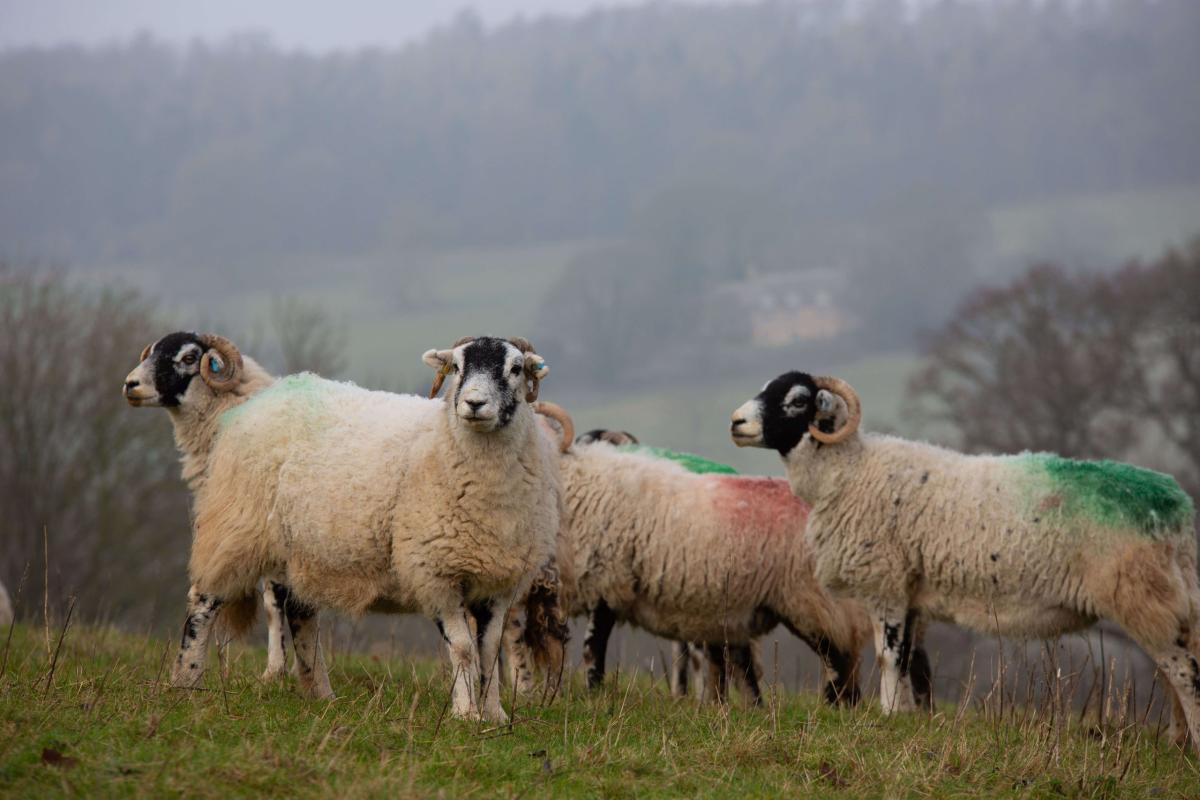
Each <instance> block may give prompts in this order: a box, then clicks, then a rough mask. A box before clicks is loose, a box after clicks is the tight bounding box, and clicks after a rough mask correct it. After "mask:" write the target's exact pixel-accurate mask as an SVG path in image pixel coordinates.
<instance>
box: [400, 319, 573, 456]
mask: <svg viewBox="0 0 1200 800" xmlns="http://www.w3.org/2000/svg"><path fill="white" fill-rule="evenodd" d="M422 360H423V361H424V362H425V363H426V364H428V365H429V366H431V367H433V368H434V369H435V370H437V375H436V376H435V377H434V380H433V386H432V387H431V389H430V391H429V396H430V397H435V396H436V395H437V393H438V391H439V390H440V389H441V388H442V384H443V383H444V382H445V380H446V378H447V377H449V378H451V388H450V389H449V390H448V391H447V395H446V397H447V400H448V401H450V402H451V403H452V405H453V408H454V410H455V412H456V413H457V414H458V416H459V418H460V419H461V420H462V421H463V422H464V423H466V424H467V426H468V427H470V428H472V429H473V430H476V431H480V432H486V431H491V430H498V429H500V428H503V427H505V426H507V425H508V423H509V422H510V421H511V419H512V417H513V415H514V414H515V413H516V410H517V407H518V405H519V403H520V402H521V400H524V401H525V402H527V403H533V402H534V401H536V400H537V396H538V386H539V384H540V382H541V380H542V379H543V378H545V377H546V375H548V374H549V372H550V369H549V367H547V366H546V362H545V360H544V359H543V358H542V357H541V356H539V355H538V354H537V352H536V351H535V350H534V348H533V345H532V344H530V342H529V341H528V340H527V339H522V338H520V337H513V338H511V339H499V338H495V337H491V336H480V337H466V338H463V339H459V340H458V341H457V342H455V343H454V345H453V346H452V347H450V348H449V349H447V350H429V351H426V353H425V354H424V355H423V356H422Z"/></svg>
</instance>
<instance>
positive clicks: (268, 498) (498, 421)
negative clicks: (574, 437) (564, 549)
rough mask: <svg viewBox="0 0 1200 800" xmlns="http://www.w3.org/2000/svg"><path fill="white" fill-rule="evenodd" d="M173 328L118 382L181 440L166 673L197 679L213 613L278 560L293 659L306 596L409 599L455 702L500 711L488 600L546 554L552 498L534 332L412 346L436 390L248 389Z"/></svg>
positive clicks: (230, 350)
mask: <svg viewBox="0 0 1200 800" xmlns="http://www.w3.org/2000/svg"><path fill="white" fill-rule="evenodd" d="M172 336H173V337H175V338H174V339H173V338H172V337H166V338H164V339H163V340H160V341H159V342H157V343H155V344H154V345H152V346H151V347H150V348H147V351H146V352H144V354H143V359H142V362H141V363H140V364H139V365H138V367H136V368H135V369H134V370H133V372H131V373H130V375H129V377H128V378H127V380H126V386H125V393H126V397H127V398H129V399H130V402H131V403H132V404H134V405H165V406H167V407H168V410H171V411H173V419H174V420H175V422H176V438H177V441H180V442H182V443H185V444H187V445H189V446H190V447H191V450H188V449H186V448H183V447H182V446H181V449H184V450H185V452H184V464H185V477H189V476H190V479H189V485H190V486H191V487H192V489H193V495H194V497H193V502H194V511H193V518H194V537H193V545H192V554H191V560H190V563H189V573H190V575H191V578H192V584H193V586H192V590H191V591H190V592H189V603H188V621H187V624H186V625H185V632H184V638H183V642H182V644H181V648H180V652H179V656H178V658H177V660H176V665H175V669H174V671H173V677H172V680H173V683H175V684H176V685H184V686H188V685H194V684H195V683H196V682H198V681H199V680H200V678H201V676H202V674H203V666H204V650H205V647H206V644H207V639H208V636H209V631H210V628H211V625H212V623H213V621H214V618H215V617H216V615H217V614H218V612H220V613H221V614H222V615H223V616H225V617H226V619H225V621H226V623H227V624H228V625H229V626H230V628H231V629H232V630H233V631H234V632H235V633H236V632H240V631H242V630H244V629H245V628H246V627H247V626H248V625H249V623H250V621H251V620H252V616H253V609H254V606H255V602H254V594H253V593H254V587H255V584H256V582H257V581H258V580H259V579H260V578H268V579H269V578H272V577H273V576H283V577H284V581H283V583H284V584H285V585H286V587H287V592H286V598H285V604H284V605H285V607H284V609H283V611H284V615H285V616H286V618H287V621H288V624H289V626H291V628H292V633H293V642H294V645H295V648H296V658H297V661H298V662H300V664H301V672H302V673H303V674H305V675H308V676H314V675H321V674H323V670H322V669H320V668H319V664H317V663H316V660H317V659H318V658H319V655H320V651H319V648H316V641H315V638H313V637H306V636H302V635H298V630H297V625H298V624H299V626H300V632H301V633H303V631H304V630H305V628H306V627H307V626H308V625H309V624H310V623H311V622H313V621H315V617H316V610H317V609H318V608H320V607H329V608H334V609H338V610H341V611H343V612H346V613H350V614H362V613H365V612H366V611H369V610H383V611H420V612H421V613H424V614H425V615H426V616H429V617H430V618H432V619H433V620H434V621H435V623H436V624H437V625H438V628H439V630H440V631H441V633H442V637H443V639H444V640H445V641H446V644H447V648H448V650H449V654H450V660H451V666H452V669H453V674H454V678H453V688H452V694H453V706H452V710H453V713H454V715H455V716H457V717H461V718H479V717H483V718H485V719H489V720H496V721H500V720H504V719H507V715H506V714H505V712H504V710H503V708H502V707H501V705H500V698H499V687H498V682H497V681H496V680H495V677H496V676H495V671H496V668H495V664H496V656H497V649H498V646H499V639H500V634H501V630H502V627H503V620H504V618H505V616H506V614H505V609H503V607H502V606H503V605H504V604H506V603H511V602H512V600H513V599H514V598H516V597H519V596H521V595H522V594H523V593H524V591H525V589H526V588H527V587H528V585H529V582H530V580H531V578H532V573H533V568H534V567H535V566H536V565H539V564H543V563H545V562H546V561H547V560H548V559H549V556H550V555H551V553H552V551H553V547H554V543H555V539H554V537H555V532H556V531H557V528H558V525H559V504H560V502H561V499H560V494H561V490H560V487H559V483H558V470H557V463H556V459H557V455H556V453H555V448H554V446H553V444H552V443H551V442H550V441H549V439H548V438H547V437H545V436H543V435H542V434H541V432H540V429H539V427H538V426H537V425H536V424H535V423H534V422H533V411H532V410H531V403H532V401H533V400H535V399H536V396H537V388H538V383H539V381H540V380H541V379H542V378H544V377H545V375H546V374H547V372H548V369H547V368H546V366H545V363H544V361H543V360H542V359H541V357H540V356H538V355H537V353H536V352H535V351H534V349H533V347H532V346H531V345H530V344H529V343H528V342H527V341H525V340H523V339H515V338H514V339H512V340H504V339H497V338H492V337H479V338H467V339H462V340H459V342H456V343H455V345H454V346H453V347H451V348H450V349H446V350H430V351H428V352H426V353H425V354H424V355H423V357H422V358H423V360H424V362H425V363H426V364H428V365H429V366H431V367H433V368H434V369H436V370H437V377H436V378H435V390H436V388H437V387H440V385H441V383H442V382H443V381H444V380H446V379H447V378H449V385H450V386H449V390H448V391H447V396H446V400H445V401H439V400H434V399H426V398H421V397H416V396H412V395H395V394H389V393H385V392H371V391H367V390H365V389H360V388H358V387H356V386H354V385H352V384H343V383H336V382H333V381H328V380H323V379H321V378H318V377H317V376H315V375H311V374H308V373H303V374H300V375H294V376H289V377H286V378H283V379H280V380H278V381H275V382H273V383H270V384H269V385H267V386H266V387H265V388H262V387H261V386H258V387H257V390H255V391H251V390H250V389H249V387H245V388H243V387H242V383H243V381H244V380H248V381H250V382H251V383H261V382H262V381H263V380H264V378H263V377H262V376H265V373H264V372H262V370H261V368H257V366H256V365H254V367H255V369H251V368H250V367H249V366H248V365H252V363H253V362H251V361H250V360H249V359H244V358H243V357H242V356H241V354H240V353H239V352H238V351H237V348H236V347H235V346H234V345H233V344H232V343H231V342H229V341H228V340H226V339H222V338H221V337H214V336H205V337H200V336H197V335H195V334H173V335H172ZM193 355H195V356H197V357H199V364H198V366H197V360H196V358H192V356H193ZM260 373H261V375H260ZM197 377H199V378H200V380H196V378H197ZM159 380H162V381H163V383H162V384H161V386H160V384H159ZM239 392H242V393H244V394H245V395H247V396H248V397H247V399H244V400H242V401H241V402H232V401H231V400H230V399H229V398H230V396H231V395H233V396H236V395H237V394H238V393H239ZM185 413H186V414H187V416H186V418H185V416H184V414H185ZM469 616H472V617H474V621H475V623H476V626H477V629H478V637H476V635H475V634H474V633H473V632H472V630H471V625H470V621H469ZM481 686H482V689H481V688H480V687H481ZM317 693H318V694H321V693H322V687H318V688H317Z"/></svg>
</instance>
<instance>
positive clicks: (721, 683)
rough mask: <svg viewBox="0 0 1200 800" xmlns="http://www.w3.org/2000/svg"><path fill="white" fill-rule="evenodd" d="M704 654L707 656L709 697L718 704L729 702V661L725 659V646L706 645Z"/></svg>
mask: <svg viewBox="0 0 1200 800" xmlns="http://www.w3.org/2000/svg"><path fill="white" fill-rule="evenodd" d="M704 650H705V654H706V655H707V656H708V675H709V678H710V683H711V684H712V691H711V696H712V698H713V699H714V700H715V701H716V702H718V703H725V702H727V701H728V700H729V659H728V658H727V657H726V655H727V651H726V646H725V645H723V644H706V645H705V646H704Z"/></svg>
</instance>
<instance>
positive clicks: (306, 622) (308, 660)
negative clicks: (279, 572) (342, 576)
mask: <svg viewBox="0 0 1200 800" xmlns="http://www.w3.org/2000/svg"><path fill="white" fill-rule="evenodd" d="M283 613H284V616H285V617H287V622H288V627H289V628H290V629H291V632H292V650H294V651H295V654H296V660H295V661H294V662H293V663H292V674H293V675H295V676H296V683H298V684H299V686H300V691H301V692H302V693H303V694H305V695H308V696H310V697H317V698H320V699H328V698H332V697H333V688H332V687H330V685H329V670H328V669H327V668H326V666H325V656H324V655H323V654H322V652H321V623H320V619H319V617H318V615H317V609H316V608H315V607H313V606H310V605H309V604H308V603H304V602H301V601H300V600H299V599H297V598H296V595H295V594H294V593H292V592H290V591H289V592H288V593H287V599H286V600H285V601H284V604H283Z"/></svg>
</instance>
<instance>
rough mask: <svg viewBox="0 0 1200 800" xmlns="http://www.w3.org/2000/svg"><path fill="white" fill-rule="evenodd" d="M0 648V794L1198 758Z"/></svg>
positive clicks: (783, 706) (576, 790)
mask: <svg viewBox="0 0 1200 800" xmlns="http://www.w3.org/2000/svg"><path fill="white" fill-rule="evenodd" d="M4 633H5V634H7V633H8V632H7V631H4ZM60 637H61V646H59V640H60ZM0 646H2V647H3V651H2V652H0V665H2V666H0V795H3V796H6V797H45V796H61V795H83V796H128V795H141V796H162V795H171V794H187V795H189V796H197V797H226V796H230V795H240V796H245V795H250V794H271V795H287V796H302V797H315V796H332V795H337V796H339V797H342V798H356V797H376V796H378V797H383V796H388V797H397V796H400V797H410V796H414V797H423V796H445V797H471V796H478V797H521V796H546V795H551V794H552V795H554V796H562V797H639V798H640V797H668V796H685V797H697V796H711V797H719V796H723V797H743V796H759V797H767V796H771V797H774V796H805V797H924V796H939V797H993V796H1000V797H1009V796H1011V797H1147V798H1149V797H1164V798H1170V797H1196V796H1198V795H1200V762H1198V761H1197V760H1196V759H1195V758H1193V757H1192V756H1188V755H1184V754H1181V753H1180V752H1179V751H1178V750H1175V749H1173V748H1172V747H1170V746H1169V745H1168V744H1166V743H1165V741H1164V740H1163V739H1161V738H1156V731H1155V730H1154V729H1153V727H1152V726H1151V725H1149V724H1145V723H1143V722H1142V721H1141V720H1138V719H1134V717H1136V716H1137V715H1136V714H1130V715H1129V716H1128V717H1123V716H1112V717H1110V718H1109V722H1108V724H1106V725H1105V727H1104V728H1103V729H1099V730H1098V729H1096V728H1095V727H1094V726H1093V725H1091V724H1090V723H1087V722H1084V723H1082V724H1081V723H1080V721H1079V719H1078V716H1077V715H1076V714H1071V713H1063V712H1062V710H1061V709H1057V708H1056V706H1055V704H1053V703H1050V704H1048V705H1047V706H1046V707H1045V708H1042V709H1040V710H1033V709H1030V708H1027V707H1022V706H1013V705H1011V703H1010V704H1007V705H1006V704H1005V703H1004V702H1003V701H1001V702H999V703H996V702H990V703H985V704H983V705H982V707H981V708H979V709H969V710H968V709H965V708H956V707H954V706H942V707H940V708H939V709H938V711H937V713H935V714H934V715H932V716H924V715H920V716H918V715H909V716H901V717H897V718H891V719H889V718H884V717H883V716H881V715H880V714H879V713H878V711H876V710H875V708H874V704H873V703H866V704H864V705H863V707H860V708H858V709H854V710H850V711H835V710H830V709H828V708H826V707H824V706H822V705H821V704H820V703H819V702H818V701H817V700H816V697H815V695H811V694H804V695H797V694H789V693H781V692H776V691H774V690H772V691H770V692H769V694H768V698H769V702H768V703H767V705H766V707H764V708H762V709H749V708H741V707H739V706H737V705H735V706H734V707H732V708H719V707H714V706H697V705H696V704H695V703H694V702H692V701H687V700H675V699H672V698H670V697H669V696H668V694H667V693H666V691H665V689H664V687H663V686H662V684H661V682H659V683H653V682H651V681H650V680H649V679H648V678H647V677H645V676H637V675H634V676H618V679H617V680H615V681H612V682H610V684H609V685H608V686H607V687H606V688H605V689H604V690H603V691H600V692H598V693H594V694H588V693H586V692H585V691H584V690H583V689H582V688H581V683H580V681H579V679H578V677H573V678H572V679H571V681H570V682H569V685H568V687H567V688H566V690H565V692H564V695H563V696H561V697H559V698H558V699H557V700H555V701H554V702H553V703H552V704H550V705H548V706H540V705H537V704H528V703H518V704H517V706H516V709H515V713H514V714H513V719H514V721H513V723H512V724H511V725H509V726H504V727H500V728H492V727H487V726H484V725H481V724H477V723H465V722H460V721H456V720H453V719H450V718H449V717H448V716H446V713H445V712H446V707H447V689H448V685H449V683H448V680H447V679H446V676H445V675H443V674H442V672H443V668H442V667H441V665H440V664H438V663H436V662H418V663H413V662H409V661H405V660H401V659H398V658H380V657H368V656H356V655H345V654H338V656H337V657H336V659H335V662H334V666H333V669H332V678H333V684H334V688H335V690H336V691H337V692H338V694H339V697H338V699H337V700H334V701H330V702H323V701H308V700H302V699H301V698H299V697H298V696H297V695H296V694H295V692H294V690H293V688H292V687H291V686H290V685H287V684H281V685H269V686H268V685H263V684H261V683H260V682H259V680H258V678H257V676H258V674H259V672H260V671H261V669H262V667H263V665H264V663H265V656H264V654H263V653H262V651H261V650H258V649H254V648H241V647H237V646H235V647H234V648H233V649H232V656H231V670H230V674H229V676H228V677H227V678H225V679H224V680H222V679H221V677H220V674H219V672H218V671H217V670H215V669H213V670H210V672H209V675H208V676H207V679H206V680H207V682H206V686H205V688H204V689H203V690H199V691H183V690H175V689H170V688H168V687H167V686H166V684H165V682H164V681H165V676H166V672H167V666H168V664H169V661H170V659H171V658H172V657H173V654H174V643H173V642H172V641H168V640H165V639H158V638H147V637H142V636H136V635H130V634H126V633H120V632H117V631H115V630H112V629H94V628H86V627H78V626H77V627H72V628H68V629H66V632H65V635H63V630H62V628H54V629H50V630H45V629H43V628H40V627H29V626H16V627H15V629H14V630H13V632H12V634H11V641H8V642H3V641H0ZM213 660H214V661H215V658H214V659H213ZM767 669H768V673H769V672H770V667H769V665H768V668H767ZM506 705H507V706H508V707H509V708H510V709H512V700H511V698H506Z"/></svg>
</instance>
